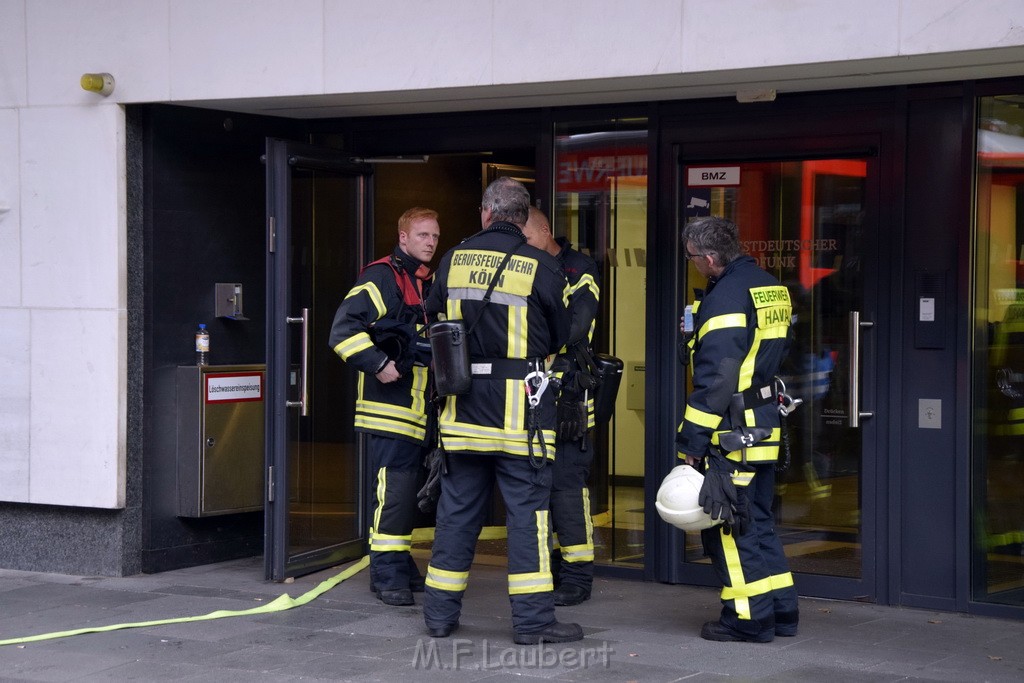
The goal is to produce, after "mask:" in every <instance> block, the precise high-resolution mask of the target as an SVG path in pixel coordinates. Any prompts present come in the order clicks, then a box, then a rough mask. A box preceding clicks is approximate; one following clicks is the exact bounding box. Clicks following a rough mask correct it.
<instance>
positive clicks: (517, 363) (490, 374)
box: [469, 358, 544, 379]
mask: <svg viewBox="0 0 1024 683" xmlns="http://www.w3.org/2000/svg"><path fill="white" fill-rule="evenodd" d="M538 368H540V369H543V368H544V359H542V358H529V359H527V358H471V359H470V360H469V369H470V372H471V373H472V375H473V378H474V379H524V378H525V377H526V376H527V375H528V374H530V373H531V372H535V371H536V370H537V369H538Z"/></svg>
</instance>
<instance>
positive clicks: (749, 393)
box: [740, 384, 779, 410]
mask: <svg viewBox="0 0 1024 683" xmlns="http://www.w3.org/2000/svg"><path fill="white" fill-rule="evenodd" d="M740 393H742V394H743V408H744V409H745V410H753V409H754V408H760V407H761V406H766V405H768V404H769V403H776V402H778V400H779V399H778V396H777V395H776V393H775V387H774V386H773V385H771V384H766V385H764V386H763V387H757V388H750V389H746V390H745V391H742V392H740Z"/></svg>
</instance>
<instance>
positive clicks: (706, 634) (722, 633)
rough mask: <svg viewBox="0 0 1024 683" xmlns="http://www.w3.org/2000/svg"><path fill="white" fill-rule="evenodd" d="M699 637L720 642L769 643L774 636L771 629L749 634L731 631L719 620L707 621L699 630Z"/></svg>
mask: <svg viewBox="0 0 1024 683" xmlns="http://www.w3.org/2000/svg"><path fill="white" fill-rule="evenodd" d="M700 637H701V638H703V639H704V640H715V641H718V642H721V643H770V642H772V640H773V639H774V638H775V634H774V633H773V632H771V631H769V632H767V633H759V634H758V635H756V636H755V635H749V634H747V633H740V632H739V631H733V630H732V629H731V628H729V627H728V626H726V625H725V624H723V623H722V622H720V621H709V622H707V623H705V624H704V626H703V627H702V628H701V630H700Z"/></svg>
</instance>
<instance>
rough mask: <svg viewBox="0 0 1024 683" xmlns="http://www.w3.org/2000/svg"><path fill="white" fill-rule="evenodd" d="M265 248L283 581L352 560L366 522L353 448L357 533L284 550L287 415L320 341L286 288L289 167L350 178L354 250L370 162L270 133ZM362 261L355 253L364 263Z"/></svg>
mask: <svg viewBox="0 0 1024 683" xmlns="http://www.w3.org/2000/svg"><path fill="white" fill-rule="evenodd" d="M265 162H266V187H267V194H266V201H267V210H266V215H267V224H266V248H267V403H266V410H267V414H266V449H265V454H266V482H267V490H266V492H265V511H264V524H265V530H264V568H265V573H266V578H267V579H273V580H281V579H284V578H287V577H291V576H297V575H301V574H306V573H310V572H313V571H318V570H320V569H324V568H326V567H329V566H331V565H334V564H337V563H339V562H344V561H348V560H352V559H355V558H357V557H359V556H360V555H361V554H362V553H363V552H364V551H365V545H366V532H365V529H366V528H367V525H366V523H365V522H366V520H365V507H366V506H365V501H364V500H363V497H364V495H365V489H364V487H363V486H362V485H361V482H362V478H363V473H364V471H365V466H364V462H363V460H364V457H363V454H362V452H361V449H360V452H359V456H358V457H359V466H358V469H357V472H358V476H357V482H358V483H357V488H358V496H359V500H358V505H357V513H356V514H357V516H358V521H357V523H356V529H357V532H356V535H355V536H354V537H353V538H350V539H346V540H345V541H344V542H342V543H335V544H332V545H327V546H324V547H320V548H315V549H311V550H310V549H307V550H304V551H302V552H299V553H296V554H293V555H290V554H289V552H290V545H289V491H290V489H289V486H290V478H291V476H292V473H290V472H289V445H290V439H289V422H288V420H289V418H290V416H293V415H295V414H296V413H298V414H300V415H302V416H306V415H307V414H309V413H310V412H311V411H312V410H313V408H314V406H310V405H309V399H310V396H309V386H308V383H307V379H308V378H307V377H304V376H303V375H305V369H306V368H307V365H306V362H307V358H306V354H307V353H308V351H309V348H310V344H316V343H321V344H322V343H324V340H320V339H308V338H306V335H305V330H306V329H307V325H308V324H309V316H310V313H309V309H303V310H301V311H299V310H291V308H292V306H294V303H293V296H292V294H293V292H292V289H293V287H294V286H295V284H294V283H295V280H296V279H297V278H304V277H308V273H295V272H292V260H291V256H290V254H289V253H288V250H289V249H290V248H291V245H292V237H293V235H292V230H293V228H294V227H295V226H293V225H292V223H291V221H292V211H293V206H292V173H293V169H296V168H302V169H307V170H322V171H330V172H332V173H334V174H338V175H344V176H350V177H351V178H352V179H353V182H355V183H356V191H357V194H358V195H359V198H360V201H359V208H358V209H357V211H358V213H359V215H358V216H356V222H357V224H358V225H359V226H361V227H360V231H359V234H357V235H356V240H357V244H358V245H359V246H358V247H357V251H359V252H360V253H361V254H362V252H365V250H366V249H365V245H366V243H367V241H368V226H369V225H370V223H371V220H370V213H371V211H372V183H371V180H370V168H369V167H368V166H367V165H365V164H358V163H352V161H351V160H350V158H349V155H348V154H345V153H341V152H339V151H338V150H334V149H330V148H326V147H316V146H312V145H306V144H301V143H296V142H292V141H288V140H279V139H274V138H268V139H267V151H266V158H265ZM363 260H364V259H362V258H360V259H359V261H360V262H362V261H363ZM294 325H301V326H302V327H303V330H304V333H303V335H302V338H303V339H304V341H303V346H302V348H301V349H295V348H292V347H293V346H294V344H290V343H289V336H290V331H291V330H290V329H289V328H290V326H294ZM296 363H298V364H299V375H300V379H299V381H298V384H299V386H298V387H297V391H296V390H295V388H293V387H291V383H290V382H289V373H290V372H292V371H293V366H294V365H295V364H296Z"/></svg>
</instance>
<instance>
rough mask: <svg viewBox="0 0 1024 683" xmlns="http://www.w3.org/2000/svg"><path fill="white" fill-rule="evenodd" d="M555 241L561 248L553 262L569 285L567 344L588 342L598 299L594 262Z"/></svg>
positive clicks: (562, 243)
mask: <svg viewBox="0 0 1024 683" xmlns="http://www.w3.org/2000/svg"><path fill="white" fill-rule="evenodd" d="M555 241H556V242H557V243H558V246H560V247H561V248H562V251H560V252H559V253H558V257H557V258H558V262H559V263H561V264H562V271H563V272H564V273H565V279H566V280H567V281H568V282H569V314H570V316H571V319H572V321H571V323H570V324H569V342H574V341H577V340H580V339H586V340H587V341H590V339H591V337H593V335H594V321H595V319H596V318H597V302H598V299H599V298H600V296H601V287H600V285H599V284H598V283H599V282H600V276H599V275H598V273H597V264H596V263H595V262H594V259H592V258H590V257H589V256H585V255H584V254H581V253H580V252H578V251H576V250H575V249H573V248H572V245H571V244H569V241H568V240H567V239H565V238H564V237H559V238H557V239H556V240H555Z"/></svg>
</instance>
